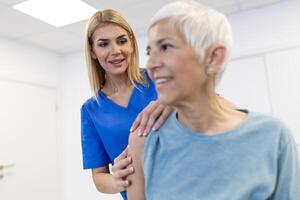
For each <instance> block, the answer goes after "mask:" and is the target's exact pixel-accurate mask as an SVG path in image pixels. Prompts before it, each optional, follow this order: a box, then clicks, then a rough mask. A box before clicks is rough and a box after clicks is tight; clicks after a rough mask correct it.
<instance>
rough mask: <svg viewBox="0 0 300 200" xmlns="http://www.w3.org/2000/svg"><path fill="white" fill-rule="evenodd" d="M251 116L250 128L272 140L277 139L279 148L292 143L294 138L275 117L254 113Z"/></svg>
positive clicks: (285, 126)
mask: <svg viewBox="0 0 300 200" xmlns="http://www.w3.org/2000/svg"><path fill="white" fill-rule="evenodd" d="M251 115H252V117H251V120H250V121H251V122H252V123H251V125H252V127H254V128H258V129H259V130H261V132H264V133H265V134H268V135H270V136H271V137H273V138H277V139H278V141H279V143H280V146H281V147H283V146H285V145H286V144H288V143H291V142H293V140H294V138H293V135H292V133H291V131H290V129H289V128H288V127H287V125H286V124H285V123H284V122H283V121H282V120H280V119H279V118H277V117H276V116H273V115H268V114H262V113H254V112H252V113H251Z"/></svg>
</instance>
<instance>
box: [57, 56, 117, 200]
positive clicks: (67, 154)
mask: <svg viewBox="0 0 300 200" xmlns="http://www.w3.org/2000/svg"><path fill="white" fill-rule="evenodd" d="M62 66H63V67H62V68H61V71H60V75H61V77H60V108H59V110H60V120H59V121H60V127H61V131H62V132H61V133H62V139H63V141H64V143H63V145H62V147H63V152H64V154H63V156H64V159H63V161H64V162H63V165H64V169H63V171H62V177H63V185H64V188H63V199H64V200H71V199H72V200H77V199H78V200H79V199H101V200H110V199H113V200H118V199H122V198H121V197H120V196H119V195H104V194H100V193H99V192H98V191H97V190H96V188H95V186H94V184H93V181H92V177H91V172H90V170H85V171H83V169H82V166H83V165H82V157H81V140H80V139H81V136H80V107H81V105H82V104H83V103H84V101H85V100H86V99H88V98H89V97H91V95H92V94H91V92H90V88H89V81H88V75H87V71H86V67H85V62H84V54H83V53H76V54H72V55H69V56H66V57H65V58H64V59H63V62H62Z"/></svg>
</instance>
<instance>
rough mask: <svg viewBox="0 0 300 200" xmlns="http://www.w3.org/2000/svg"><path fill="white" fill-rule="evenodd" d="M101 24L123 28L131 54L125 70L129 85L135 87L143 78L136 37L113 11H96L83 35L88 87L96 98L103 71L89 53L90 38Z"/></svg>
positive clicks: (102, 84) (103, 77) (102, 78)
mask: <svg viewBox="0 0 300 200" xmlns="http://www.w3.org/2000/svg"><path fill="white" fill-rule="evenodd" d="M103 24H114V25H117V26H119V27H121V28H123V29H124V30H125V31H126V32H127V33H128V36H129V38H130V41H131V43H132V48H133V52H132V54H131V59H130V61H129V66H128V68H127V75H128V79H129V81H130V83H131V84H132V85H134V86H136V83H138V82H143V80H144V79H143V76H142V74H141V71H140V69H139V51H138V45H137V41H136V37H135V35H134V33H133V30H132V28H131V27H130V25H129V24H128V23H127V21H126V20H125V19H124V18H123V17H122V16H121V15H120V14H119V13H118V12H117V11H115V10H111V9H107V10H103V11H97V12H96V13H95V14H94V15H93V16H92V17H91V18H90V19H89V21H88V23H87V26H86V34H85V59H86V65H87V69H88V75H89V80H90V87H91V90H92V92H93V94H94V96H95V97H96V98H97V94H98V92H99V90H101V89H102V88H103V86H104V84H105V71H104V69H103V68H102V66H101V65H100V63H99V62H98V60H97V59H93V57H92V54H91V51H92V46H93V41H92V36H93V34H94V32H95V30H96V29H97V28H98V27H99V26H101V25H103Z"/></svg>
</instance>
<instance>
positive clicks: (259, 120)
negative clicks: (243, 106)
mask: <svg viewBox="0 0 300 200" xmlns="http://www.w3.org/2000/svg"><path fill="white" fill-rule="evenodd" d="M249 115H250V117H249V119H250V120H249V123H251V124H252V125H255V126H257V127H265V128H271V129H278V130H279V129H286V125H285V123H284V122H283V121H281V120H280V119H278V118H277V117H276V116H273V115H269V114H263V113H258V112H250V113H249Z"/></svg>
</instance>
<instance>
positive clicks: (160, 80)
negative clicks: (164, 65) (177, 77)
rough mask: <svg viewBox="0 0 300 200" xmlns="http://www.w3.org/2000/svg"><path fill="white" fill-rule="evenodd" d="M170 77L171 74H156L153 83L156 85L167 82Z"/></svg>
mask: <svg viewBox="0 0 300 200" xmlns="http://www.w3.org/2000/svg"><path fill="white" fill-rule="evenodd" d="M171 79H172V77H171V76H158V77H154V83H155V84H156V85H162V84H165V83H167V82H169V81H170V80H171Z"/></svg>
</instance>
